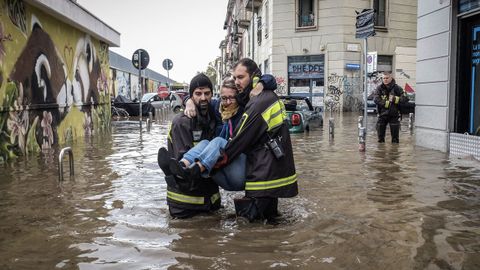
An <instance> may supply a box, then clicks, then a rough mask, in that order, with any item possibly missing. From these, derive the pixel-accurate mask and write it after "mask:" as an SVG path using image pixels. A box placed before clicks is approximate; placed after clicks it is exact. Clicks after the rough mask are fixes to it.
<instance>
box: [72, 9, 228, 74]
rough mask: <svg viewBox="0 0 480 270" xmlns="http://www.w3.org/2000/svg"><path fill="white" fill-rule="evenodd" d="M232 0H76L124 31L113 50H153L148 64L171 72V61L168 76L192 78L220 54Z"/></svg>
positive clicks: (126, 52) (124, 53)
mask: <svg viewBox="0 0 480 270" xmlns="http://www.w3.org/2000/svg"><path fill="white" fill-rule="evenodd" d="M227 2H228V0H203V1H199V0H136V1H134V0H78V1H77V3H79V4H80V5H81V6H83V7H85V8H86V9H87V10H89V11H90V12H91V13H92V14H94V15H95V16H97V17H98V18H99V19H101V20H102V21H103V22H105V23H106V24H108V25H109V26H111V27H112V28H114V29H115V30H117V31H118V32H120V34H121V36H120V47H118V48H117V47H113V48H110V49H111V50H112V51H114V52H116V53H118V54H120V55H122V56H124V57H126V58H128V59H131V58H132V54H133V52H134V51H135V50H136V49H139V48H142V49H145V50H146V51H147V52H148V54H149V55H150V63H149V65H148V68H150V69H152V70H154V71H156V72H159V73H160V74H162V75H165V76H167V71H166V70H165V69H163V67H162V62H163V60H164V59H165V58H169V59H171V60H172V61H173V68H172V69H171V70H170V78H172V79H174V80H176V81H178V82H186V83H189V82H190V79H191V78H192V77H193V76H195V74H196V73H197V71H205V70H206V69H207V66H208V63H209V62H211V61H213V60H215V58H216V57H217V56H220V49H219V48H218V47H219V46H220V42H221V41H222V40H223V39H224V38H225V35H226V31H225V30H223V24H224V22H225V16H226V12H227Z"/></svg>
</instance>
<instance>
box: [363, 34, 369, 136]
mask: <svg viewBox="0 0 480 270" xmlns="http://www.w3.org/2000/svg"><path fill="white" fill-rule="evenodd" d="M364 44H365V52H364V57H363V63H364V65H365V67H364V69H365V74H364V75H365V78H364V82H363V92H364V93H363V95H364V96H363V99H364V103H365V104H364V106H363V127H365V137H366V135H367V98H368V93H367V87H368V85H367V73H368V71H367V54H368V49H367V46H368V45H367V38H365V40H364Z"/></svg>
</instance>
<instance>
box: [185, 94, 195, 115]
mask: <svg viewBox="0 0 480 270" xmlns="http://www.w3.org/2000/svg"><path fill="white" fill-rule="evenodd" d="M183 114H185V115H186V116H187V117H188V118H193V117H195V116H197V110H196V108H195V103H193V100H192V99H191V98H189V99H188V100H187V101H186V102H185V110H184V111H183Z"/></svg>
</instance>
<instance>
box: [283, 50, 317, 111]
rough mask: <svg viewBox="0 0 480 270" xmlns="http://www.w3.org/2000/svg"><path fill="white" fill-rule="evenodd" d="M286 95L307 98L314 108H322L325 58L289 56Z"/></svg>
mask: <svg viewBox="0 0 480 270" xmlns="http://www.w3.org/2000/svg"><path fill="white" fill-rule="evenodd" d="M287 61H288V94H290V95H300V96H306V97H309V98H310V100H311V101H312V104H313V105H314V106H320V107H322V106H323V94H324V83H325V74H324V66H325V56H324V55H308V56H289V57H288V59H287Z"/></svg>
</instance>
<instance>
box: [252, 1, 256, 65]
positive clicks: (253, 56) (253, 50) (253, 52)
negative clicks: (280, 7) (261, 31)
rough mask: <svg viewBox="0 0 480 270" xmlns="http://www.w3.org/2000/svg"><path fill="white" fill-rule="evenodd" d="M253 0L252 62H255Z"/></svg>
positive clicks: (253, 14)
mask: <svg viewBox="0 0 480 270" xmlns="http://www.w3.org/2000/svg"><path fill="white" fill-rule="evenodd" d="M254 1H255V0H252V60H253V61H255V42H254V41H255V40H254V39H255V31H254V29H255V13H253V11H254V9H253V2H254Z"/></svg>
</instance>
